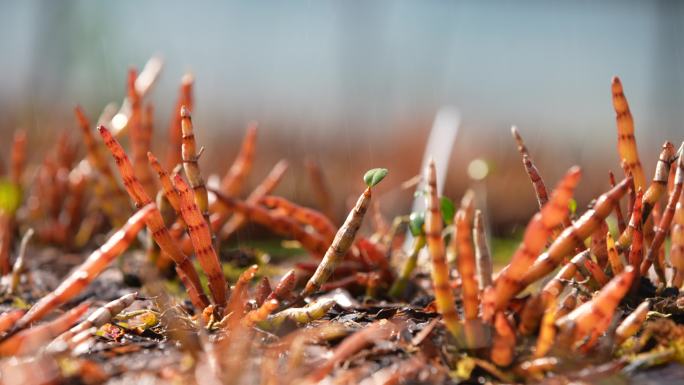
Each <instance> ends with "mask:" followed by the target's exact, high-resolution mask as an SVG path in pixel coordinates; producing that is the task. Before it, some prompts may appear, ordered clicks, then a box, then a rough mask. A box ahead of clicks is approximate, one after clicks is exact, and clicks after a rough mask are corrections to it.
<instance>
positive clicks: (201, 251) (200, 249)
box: [173, 174, 226, 307]
mask: <svg viewBox="0 0 684 385" xmlns="http://www.w3.org/2000/svg"><path fill="white" fill-rule="evenodd" d="M173 182H174V186H175V187H176V191H178V197H179V198H180V203H181V206H180V212H181V215H182V216H183V220H184V221H185V223H186V225H187V227H188V234H189V235H190V240H191V241H192V246H193V247H194V249H195V256H196V257H197V260H198V261H199V263H200V265H201V266H202V269H203V270H204V272H205V273H206V274H207V277H208V278H209V290H210V291H211V296H212V298H213V299H214V303H216V304H217V305H218V306H219V307H220V306H223V304H225V303H226V279H225V277H224V276H223V269H222V268H221V262H220V261H219V258H218V255H217V254H216V250H215V249H214V246H213V245H212V243H211V232H210V231H209V223H208V222H206V221H205V220H204V219H203V218H202V214H201V213H200V209H199V207H197V204H196V203H195V200H194V199H193V196H192V193H191V192H190V189H189V188H188V185H187V184H186V183H185V181H184V180H183V178H182V177H181V176H180V175H178V174H176V175H175V176H174V178H173Z"/></svg>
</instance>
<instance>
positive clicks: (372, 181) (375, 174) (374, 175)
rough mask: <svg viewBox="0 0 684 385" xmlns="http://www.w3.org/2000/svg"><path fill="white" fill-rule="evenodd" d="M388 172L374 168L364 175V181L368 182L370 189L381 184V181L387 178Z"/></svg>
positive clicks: (384, 169)
mask: <svg viewBox="0 0 684 385" xmlns="http://www.w3.org/2000/svg"><path fill="white" fill-rule="evenodd" d="M387 172H388V171H387V169H386V168H374V169H371V170H368V171H366V173H365V174H364V175H363V181H364V182H366V185H367V186H368V187H373V186H375V185H376V184H378V183H380V181H381V180H383V179H384V178H385V177H386V176H387Z"/></svg>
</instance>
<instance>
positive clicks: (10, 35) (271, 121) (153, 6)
mask: <svg viewBox="0 0 684 385" xmlns="http://www.w3.org/2000/svg"><path fill="white" fill-rule="evenodd" d="M0 50H1V52H2V55H1V56H0V74H1V75H0V132H1V133H2V135H3V138H5V139H4V140H2V141H1V142H0V148H1V149H2V151H3V152H6V150H7V148H8V147H9V140H8V139H7V138H8V134H9V133H10V132H11V131H13V130H14V129H16V128H24V129H27V130H28V131H29V133H30V136H29V138H30V140H29V146H30V148H31V149H32V150H33V153H32V155H31V156H32V157H33V158H34V160H38V159H40V157H41V156H40V151H42V149H44V148H45V147H47V146H50V145H51V144H52V143H53V141H54V138H55V137H56V136H57V134H58V133H59V132H60V131H62V130H71V131H73V136H74V138H75V139H78V138H79V133H78V131H77V129H76V127H77V126H76V123H75V120H74V118H73V112H72V111H73V106H74V105H76V104H81V105H82V106H83V107H84V108H85V110H86V111H87V112H88V114H89V115H90V117H91V119H93V120H95V119H96V118H97V116H98V115H99V114H100V112H101V111H102V109H103V107H104V106H105V105H106V104H107V103H109V102H112V101H116V102H119V103H120V102H121V100H122V98H123V96H124V94H125V79H126V71H127V69H128V68H130V67H136V68H138V69H141V68H142V66H143V65H144V64H145V62H146V61H147V60H148V59H149V58H150V57H151V56H153V55H159V56H160V57H162V58H163V59H164V63H165V65H164V69H163V71H162V74H161V78H160V79H159V81H158V83H157V84H156V86H155V88H154V90H153V91H152V93H151V95H150V98H149V100H151V101H153V102H154V104H155V107H156V122H155V123H156V124H155V135H156V140H155V144H154V148H155V149H156V150H157V151H158V152H160V153H161V152H162V151H163V150H165V148H164V146H165V140H166V138H167V131H168V126H169V118H170V116H171V111H172V107H173V105H174V102H175V100H176V95H177V89H178V86H179V84H180V79H181V77H182V76H183V74H185V73H187V72H191V73H192V74H194V76H195V80H196V81H195V108H194V110H193V118H194V121H195V124H196V134H197V137H198V140H199V144H200V145H206V146H207V149H206V152H205V154H204V155H203V159H202V168H203V169H205V170H208V171H211V172H213V173H218V174H220V175H222V174H223V173H224V172H225V171H226V170H227V168H228V167H229V165H230V163H231V162H232V161H233V157H234V154H235V153H236V151H237V148H238V146H239V144H240V141H241V140H242V137H243V134H244V131H245V127H246V124H247V122H248V121H250V120H256V121H258V122H259V123H260V132H259V144H258V149H257V160H256V166H255V169H254V171H253V173H252V176H251V177H250V183H251V185H254V184H256V183H257V182H258V181H259V180H260V179H261V178H262V177H263V176H264V175H265V174H266V173H267V171H268V170H269V169H270V168H271V166H272V165H273V164H274V163H275V162H276V161H277V160H278V159H279V158H281V157H284V158H288V159H289V160H290V161H291V163H292V168H291V170H290V171H289V172H288V175H287V177H286V179H285V182H284V184H283V185H282V186H281V187H280V188H279V190H278V193H279V194H282V195H285V196H288V197H291V198H293V199H296V200H298V201H300V202H304V203H313V202H314V199H313V196H312V194H311V192H310V187H309V186H310V185H309V181H308V179H307V177H306V173H305V172H304V167H303V161H304V159H306V158H307V157H308V158H310V159H314V160H316V161H317V162H319V163H320V164H321V166H322V167H323V169H324V171H325V176H326V179H327V182H328V184H329V185H330V186H331V188H332V189H333V190H334V193H335V197H336V202H337V207H336V209H337V210H338V213H339V215H340V216H341V215H343V213H344V210H345V209H346V207H347V204H348V197H350V196H353V194H357V193H358V192H359V191H360V190H361V188H362V181H361V175H362V174H363V171H365V170H366V169H369V168H372V167H387V168H389V169H390V175H389V177H388V179H387V180H386V181H385V182H383V184H382V185H381V189H380V191H379V195H380V196H381V198H380V204H381V210H382V212H383V213H385V214H386V215H387V216H388V217H389V216H391V215H396V214H403V213H406V212H407V211H408V210H409V207H410V204H411V200H412V198H413V191H411V190H402V189H401V188H400V185H401V183H402V182H403V181H405V180H407V179H410V178H411V177H413V176H415V175H416V174H418V173H419V172H420V163H421V159H422V156H423V150H424V146H425V143H426V141H427V136H428V134H429V131H430V128H431V126H432V123H433V120H434V118H435V115H436V113H437V111H439V110H440V108H442V107H444V106H452V107H454V108H456V109H458V111H459V112H460V116H461V126H460V129H459V132H458V135H457V137H456V142H455V145H454V148H453V153H452V155H451V160H450V162H449V170H448V177H447V179H446V183H445V191H446V194H447V195H448V196H450V197H452V198H453V199H455V200H458V199H460V197H461V195H462V194H463V192H464V190H465V189H466V188H468V187H469V186H471V185H472V184H473V181H472V180H471V179H470V178H469V176H468V174H467V172H466V170H467V167H468V165H469V164H470V162H472V161H473V160H474V159H482V160H484V161H485V162H486V163H487V165H488V166H489V174H488V176H487V177H486V179H485V180H484V181H483V182H481V183H479V186H478V188H480V189H485V190H486V191H487V198H486V201H487V202H486V203H487V205H488V214H489V221H490V223H491V224H492V227H493V229H494V231H495V232H497V233H499V234H500V235H501V234H506V233H507V232H510V231H514V230H515V228H516V226H519V225H520V224H524V223H525V222H526V221H527V218H529V216H530V215H531V214H532V213H533V212H534V211H535V210H536V200H535V198H534V193H533V190H532V187H531V185H530V183H529V181H528V179H527V177H526V175H525V173H524V169H523V166H522V163H521V161H520V157H519V155H518V153H517V151H516V147H515V145H514V142H513V140H512V138H511V135H510V126H511V125H517V126H518V127H519V129H520V132H521V134H522V135H523V137H524V138H525V139H526V141H527V144H528V148H529V149H530V151H531V153H532V156H533V158H534V160H535V162H536V163H537V166H538V168H539V170H540V171H541V173H542V176H543V178H544V179H545V181H546V183H547V185H549V188H551V186H553V185H554V184H555V183H556V182H557V180H558V178H559V177H560V176H561V175H562V174H563V173H564V172H565V170H566V169H567V168H569V167H570V166H571V165H573V164H579V165H581V166H583V168H584V177H583V181H582V183H581V185H580V187H579V192H578V194H579V195H578V203H579V207H580V208H582V207H584V206H585V205H586V204H587V203H588V202H589V200H590V199H591V198H592V197H593V196H596V195H597V194H599V193H600V192H601V191H603V190H605V189H606V188H607V187H608V182H607V171H608V169H613V170H614V171H616V172H617V174H618V175H622V173H621V172H618V171H620V169H619V163H618V156H617V152H616V130H615V120H614V112H613V109H612V104H611V99H610V79H611V77H612V76H613V75H619V76H620V77H621V79H622V81H623V84H624V86H625V92H626V95H627V97H628V100H629V102H630V105H631V109H632V113H633V114H634V117H635V122H636V127H637V132H636V138H637V142H638V145H639V150H640V153H641V157H642V158H641V159H642V163H643V164H644V167H645V170H646V172H647V176H648V177H649V178H650V177H651V176H652V173H653V170H654V167H655V163H656V159H657V154H658V151H659V148H660V145H661V144H662V142H663V141H665V140H668V139H669V140H671V141H673V142H675V143H679V142H680V141H681V140H682V139H684V128H683V127H682V123H683V122H684V3H682V2H678V1H664V0H663V1H650V2H643V1H625V0H620V1H575V2H560V1H517V2H510V1H488V2H481V1H414V2H408V1H296V2H281V1H240V2H236V1H215V2H199V1H198V2H170V1H145V2H142V1H132V0H131V1H116V2H110V1H74V0H65V1H59V2H56V1H48V0H45V1H3V2H2V11H1V12H0ZM5 157H6V155H5Z"/></svg>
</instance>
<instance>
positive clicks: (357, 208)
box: [301, 187, 371, 296]
mask: <svg viewBox="0 0 684 385" xmlns="http://www.w3.org/2000/svg"><path fill="white" fill-rule="evenodd" d="M370 201H371V189H370V187H368V188H366V190H365V191H364V192H363V194H361V196H359V199H358V200H357V202H356V205H354V208H353V209H352V210H351V212H349V215H348V216H347V219H346V220H345V221H344V224H342V227H340V229H339V230H338V231H337V234H335V239H333V242H332V243H331V244H330V247H328V250H327V251H326V252H325V255H324V256H323V260H321V263H320V264H319V265H318V268H317V269H316V271H315V272H314V274H313V275H312V276H311V278H309V281H308V282H307V283H306V286H305V287H304V290H303V291H302V293H301V295H302V296H307V295H310V294H312V293H313V292H315V291H316V290H318V289H319V288H320V287H321V285H322V284H324V283H325V282H326V281H327V280H328V278H329V277H330V275H331V274H332V273H333V271H334V270H335V267H336V266H337V264H338V263H340V261H342V259H343V258H344V256H345V255H346V254H347V252H348V251H349V249H350V248H351V245H352V244H353V243H354V238H355V237H356V233H357V232H358V231H359V228H360V227H361V223H362V222H363V217H364V216H365V215H366V211H367V210H368V205H369V204H370Z"/></svg>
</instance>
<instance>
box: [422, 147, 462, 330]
mask: <svg viewBox="0 0 684 385" xmlns="http://www.w3.org/2000/svg"><path fill="white" fill-rule="evenodd" d="M425 179H426V180H427V194H426V196H425V199H426V206H427V212H426V214H425V239H426V242H427V247H428V251H429V253H430V259H431V261H432V272H431V274H432V285H433V287H434V292H435V303H436V304H437V311H438V312H439V314H441V315H442V318H443V319H444V323H445V325H446V327H447V329H448V330H449V332H450V333H451V334H452V335H453V336H454V337H456V338H460V334H461V330H462V326H461V323H460V322H459V319H458V314H457V313H456V305H455V299H454V293H453V291H452V290H451V285H450V284H449V266H448V264H447V260H446V252H445V250H444V241H443V240H442V229H443V226H444V225H443V222H442V213H441V211H440V203H439V197H438V196H437V174H436V171H435V162H434V160H430V163H429V164H428V168H427V170H426V178H425Z"/></svg>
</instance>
